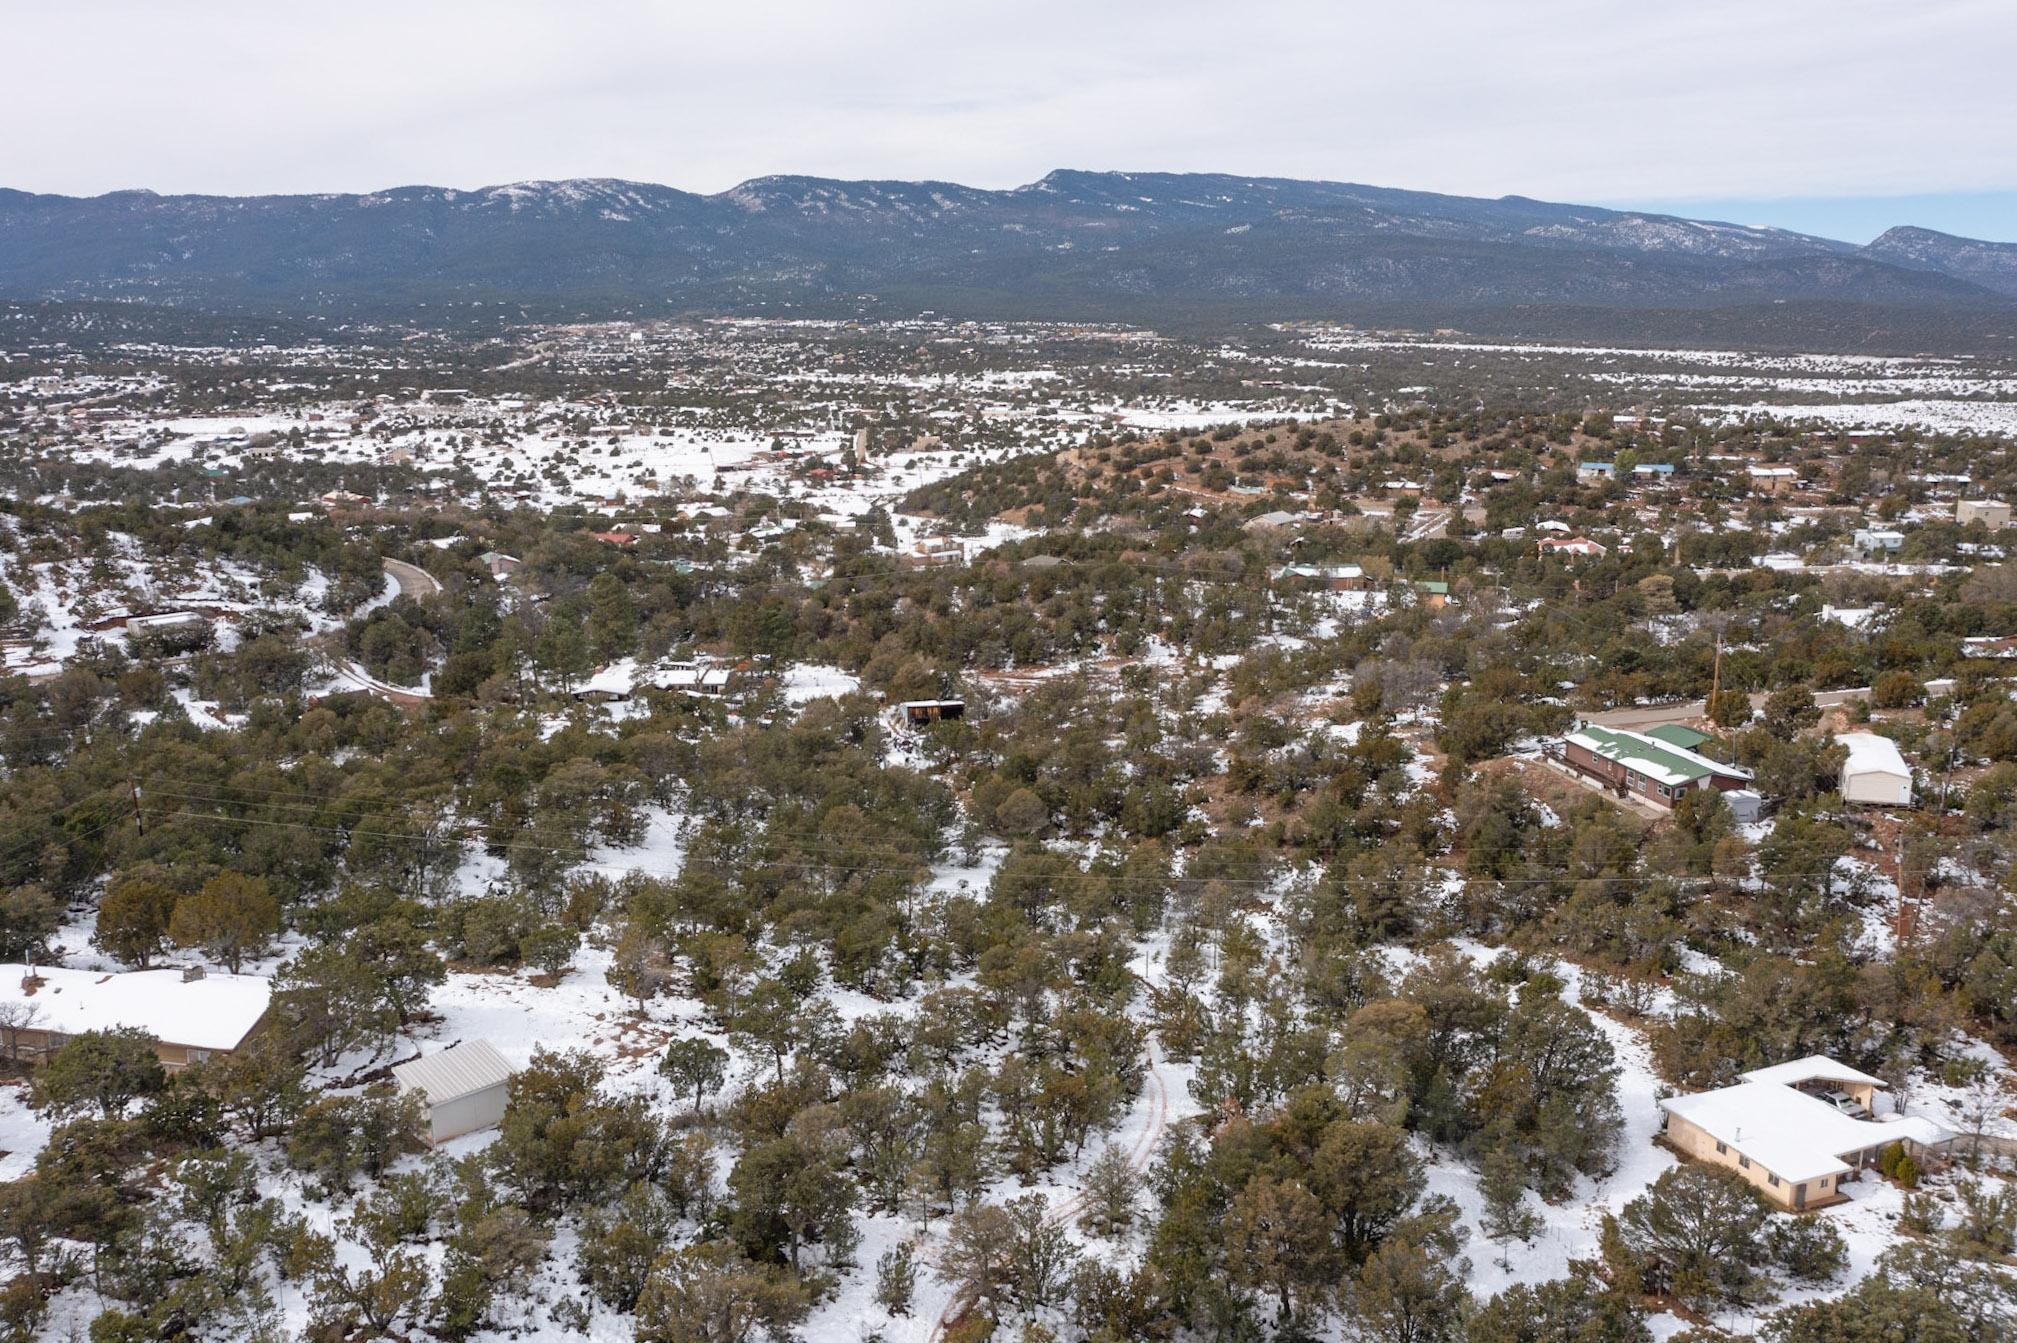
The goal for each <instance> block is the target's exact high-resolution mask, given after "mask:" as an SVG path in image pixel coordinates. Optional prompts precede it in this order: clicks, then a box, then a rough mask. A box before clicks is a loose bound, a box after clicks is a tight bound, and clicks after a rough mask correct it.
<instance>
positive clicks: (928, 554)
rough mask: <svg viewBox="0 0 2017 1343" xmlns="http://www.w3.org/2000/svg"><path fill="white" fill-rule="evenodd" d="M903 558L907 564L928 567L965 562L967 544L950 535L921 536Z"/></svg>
mask: <svg viewBox="0 0 2017 1343" xmlns="http://www.w3.org/2000/svg"><path fill="white" fill-rule="evenodd" d="M903 560H904V563H905V564H908V565H911V566H913V567H916V568H926V569H929V568H937V567H939V566H941V565H948V564H964V563H966V546H965V544H964V543H962V542H961V541H959V540H958V539H956V538H954V537H950V536H921V537H919V538H918V540H917V543H916V544H915V545H913V546H912V547H911V548H910V553H908V554H907V555H905V556H904V557H903Z"/></svg>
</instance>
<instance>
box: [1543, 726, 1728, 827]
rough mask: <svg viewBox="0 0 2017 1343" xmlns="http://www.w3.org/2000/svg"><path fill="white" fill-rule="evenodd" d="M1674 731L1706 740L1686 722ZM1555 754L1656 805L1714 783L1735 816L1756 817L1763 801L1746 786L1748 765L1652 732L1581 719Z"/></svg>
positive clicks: (1587, 773)
mask: <svg viewBox="0 0 2017 1343" xmlns="http://www.w3.org/2000/svg"><path fill="white" fill-rule="evenodd" d="M1654 731H1655V732H1657V731H1660V729H1655V730H1654ZM1680 732H1682V733H1687V734H1689V735H1691V736H1693V737H1696V738H1699V740H1698V741H1696V743H1695V745H1697V746H1699V745H1701V744H1702V743H1703V742H1706V741H1707V740H1708V738H1707V737H1704V736H1702V734H1700V733H1696V732H1692V731H1691V730H1690V729H1687V728H1682V729H1680ZM1560 755H1561V759H1562V763H1564V764H1566V765H1567V766H1569V768H1571V769H1573V770H1575V771H1576V772H1577V773H1579V774H1582V775H1584V776H1586V777H1588V778H1591V779H1595V780H1596V781H1598V782H1599V783H1601V784H1603V785H1604V786H1605V787H1607V788H1609V789H1610V790H1611V791H1612V792H1615V793H1617V794H1618V795H1619V796H1621V797H1623V796H1626V795H1632V796H1637V797H1642V798H1644V799H1646V800H1647V801H1648V802H1653V803H1656V804H1658V805H1659V806H1662V807H1671V806H1673V805H1674V804H1675V803H1676V802H1679V801H1680V800H1681V799H1682V797H1684V796H1686V795H1687V794H1688V793H1690V792H1693V791H1696V790H1699V789H1703V788H1714V789H1716V790H1717V791H1718V792H1720V793H1722V794H1723V795H1724V800H1725V801H1727V802H1728V803H1729V804H1730V808H1731V810H1732V811H1733V812H1735V813H1736V815H1737V818H1738V819H1739V820H1740V821H1741V820H1755V819H1757V815H1758V812H1759V810H1760V807H1761V804H1762V801H1763V799H1761V798H1760V797H1759V796H1758V794H1757V793H1756V792H1754V791H1752V789H1751V778H1752V776H1751V771H1750V770H1748V769H1743V768H1741V767H1739V766H1737V765H1726V764H1724V763H1723V762H1722V761H1720V760H1711V759H1710V758H1709V757H1708V756H1706V755H1702V754H1700V753H1698V752H1697V751H1696V750H1695V749H1694V747H1691V746H1683V745H1680V744H1679V742H1678V741H1676V740H1672V739H1669V738H1667V737H1666V736H1664V735H1663V736H1655V735H1654V734H1653V733H1652V732H1632V731H1629V730H1627V729H1625V728H1616V727H1599V726H1597V725H1596V724H1595V723H1585V724H1583V725H1582V726H1581V727H1579V728H1577V729H1576V730H1575V731H1574V732H1571V733H1570V734H1569V735H1568V736H1566V737H1564V738H1562V744H1561V750H1560Z"/></svg>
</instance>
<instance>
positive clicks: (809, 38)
mask: <svg viewBox="0 0 2017 1343" xmlns="http://www.w3.org/2000/svg"><path fill="white" fill-rule="evenodd" d="M9 29H10V38H11V39H12V45H13V46H14V48H15V51H16V53H17V59H16V60H15V61H14V62H11V63H10V65H11V68H10V72H9V74H10V77H9V79H8V80H7V81H6V83H5V85H4V87H0V111H4V112H5V114H6V115H7V118H8V123H9V124H10V125H11V126H13V127H15V128H16V133H15V134H14V135H13V136H12V137H10V141H9V144H8V146H7V149H6V151H5V153H4V155H0V182H4V183H5V184H7V185H13V186H18V187H23V188H27V189H31V190H45V191H65V192H78V193H89V192H97V191H103V190H108V189H112V188H115V187H126V186H145V187H151V188H154V189H156V190H162V191H210V192H220V193H234V194H235V193H249V192H265V191H327V190H367V189H372V188H378V187H385V186H392V185H401V184H408V183H416V182H431V183H439V184H443V185H451V186H479V185H484V184H488V183H494V182H501V181H512V180H520V179H525V178H532V177H571V176H613V177H630V178H638V179H643V180H650V181H659V182H666V183H670V184H672V185H676V186H683V187H688V188H691V189H696V190H719V189H722V188H724V187H727V186H729V185H732V184H733V183H735V182H737V181H739V180H742V179H744V178H747V177H750V176H755V175H759V174H763V173H772V172H805V173H816V174H822V175H833V176H844V177H906V178H908V177H933V178H942V179H950V180H955V181H961V182H966V183H970V184H973V185H979V186H1008V185H1014V184H1017V183H1021V182H1026V181H1029V180H1032V179H1034V178H1036V177H1038V176H1041V175H1042V174H1043V173H1044V172H1046V171H1048V170H1050V169H1052V168H1056V167H1088V168H1132V169H1143V170H1198V171H1231V172H1241V173H1254V174H1273V175H1282V176H1303V177H1324V178H1333V179H1344V180H1354V181H1364V182H1373V183H1378V184H1382V185H1393V186H1408V187H1417V188H1422V189H1428V190H1443V191H1452V192H1462V193H1467V194H1485V195H1497V194H1503V193H1508V192H1519V193H1522V194H1526V195H1533V196H1542V197H1552V198H1556V199H1571V200H1574V199H1611V200H1616V199H1627V198H1632V197H1645V196H1657V197H1662V198H1668V199H1680V198H1691V197H1693V198H1707V197H1724V198H1734V197H1744V198H1768V197H1785V196H1833V195H1871V194H1901V193H1910V192H1939V191H1959V190H1975V191H1989V190H1996V189H2008V188H2012V187H2017V159H2013V157H2012V156H2011V155H2010V154H2009V152H2008V146H2009V145H2010V144H2011V143H2013V142H2017V99H2013V98H2011V97H2010V96H2009V93H2008V80H2007V75H2006V73H2005V72H2004V71H2003V70H2002V69H2001V68H2000V67H2001V65H2002V64H2003V58H2004V56H2005V55H2006V54H2007V52H2008V51H2010V50H2011V49H2012V48H2013V45H2017V8H2013V7H2012V6H2009V5H2008V4H2007V3H2003V0H1996V3H1986V2H1984V0H1927V2H1924V3H1918V4H1913V5H1899V4H1896V3H1894V2H1893V0H1827V2H1826V3H1822V2H1821V0H1743V2H1742V3H1736V2H1733V0H1688V3H1684V4H1670V5H1649V4H1640V3H1630V2H1629V0H1603V2H1602V3H1598V2H1595V0H1523V2H1522V3H1518V4H1510V3H1505V2H1504V0H1417V2H1416V3H1411V4H1408V5H1405V6H1392V5H1383V4H1382V5H1375V4H1370V3H1335V2H1332V3H1317V2H1313V0H1311V2H1304V0H1298V2H1296V3H1288V2H1286V0H1257V2H1250V3H1245V4H1239V5H1229V4H1223V3H1211V4H1206V3H1199V2H1197V0H1162V2H1161V3H1155V4H1148V3H1135V2H1134V0H1126V2H1123V3H1100V2H1099V0H1076V2H1075V3H1062V2H1060V0H1025V2H1024V3H1017V4H1002V3H994V0H969V2H966V3H943V0H940V2H938V3H930V4H924V3H912V2H910V0H902V2H899V0H853V2H851V3H846V4H836V3H831V2H830V0H829V2H827V3H814V2H810V0H800V2H796V3H778V2H776V0H740V2H738V3H729V4H723V3H695V2H693V0H686V2H684V3H645V2H644V0H591V3H587V4H572V5H569V4H562V3H558V0H555V2H554V3H527V2H526V0H483V2H482V3H426V2H425V0H420V2H419V3H399V4H394V3H386V2H384V0H348V2H347V3H344V4H341V5H328V6H312V7H311V6H295V5H276V4H272V3H270V0H265V2H262V3H257V4H253V3H229V4H225V3H206V2H205V0H185V3H181V4H176V5H160V4H156V3H146V4H141V3H117V4H115V3H93V2H92V0H72V2H71V3H66V4H63V5H41V6H24V7H20V8H19V9H18V11H17V12H16V13H15V14H13V15H12V16H10V19H9ZM23 54H25V55H26V56H27V57H28V58H27V59H22V58H21V56H22V55H23Z"/></svg>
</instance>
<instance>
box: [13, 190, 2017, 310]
mask: <svg viewBox="0 0 2017 1343" xmlns="http://www.w3.org/2000/svg"><path fill="white" fill-rule="evenodd" d="M0 296H5V297H8V298H17V299H71V300H76V299H83V300H101V299H119V298H144V299H149V300H152V301H157V302H167V303H173V304H178V305H183V306H187V307H191V308H194V309H198V310H207V311H231V310H236V311H252V310H270V311H274V312H280V313H319V314H329V313H348V312H362V311H380V312H383V311H393V310H399V309H408V310H410V309H413V308H415V307H419V306H422V305H429V306H438V305H443V304H447V305H455V304H470V305H477V304H492V303H501V304H517V305H520V306H523V307H526V308H527V309H528V310H538V311H540V312H554V311H559V312H569V313H579V314H581V315H612V314H618V313H631V314H634V313H639V312H678V311H710V310H712V311H733V312H744V311H758V312H763V311H767V312H776V311H780V310H785V311H793V310H795V311H804V312H809V313H829V314H830V313H838V312H858V311H874V312H881V313H889V312H900V311H911V310H921V309H931V310H933V311H938V312H941V313H947V314H957V315H966V316H1028V315H1043V316H1056V317H1063V318H1078V317H1100V318H1128V319H1142V320H1156V319H1158V318H1160V317H1162V316H1165V315H1168V314H1172V313H1193V314H1206V313H1211V312H1220V313H1225V314H1233V313H1241V314H1248V315H1255V314H1260V313H1263V312H1269V311H1272V312H1276V313H1278V314H1279V315H1280V316H1283V317H1335V318H1341V319H1347V320H1349V319H1350V318H1351V317H1352V316H1353V314H1354V313H1355V312H1357V311H1362V310H1366V309H1370V308H1380V307H1394V306H1396V305H1399V306H1403V307H1408V308H1413V309H1419V310H1420V311H1421V312H1422V313H1424V314H1425V315H1428V316H1432V317H1433V316H1435V315H1438V314H1451V315H1459V314H1462V313H1464V312H1467V311H1476V310H1480V309H1484V308H1494V307H1520V308H1523V309H1534V308H1547V307H1550V306H1578V307H1587V308H1595V309H1608V310H1615V311H1617V312H1620V313H1630V312H1634V311H1645V310H1653V309H1663V310H1665V309H1673V310H1688V309H1703V308H1717V307H1722V306H1730V305H1740V304H1745V305H1748V304H1758V303H1767V304H1770V303H1795V304H1811V303H1842V304H1851V305H1862V306H1874V307H1876V308H1878V309H1881V310H1893V309H1895V310H1900V311H1905V310H1910V311H1913V312H1917V313H1920V314H1925V313H1929V312H1939V311H1949V310H1951V311H1961V310H1982V309H1991V310H1993V309H1996V308H1998V307H2001V306H2004V305H2011V304H2012V303H2013V300H2017V245H2013V244H1999V243H1989V242H1982V241H1980V240H1974V239H1963V238H1954V237H1952V236H1951V235H1945V234H1939V233H1936V232H1934V231H1932V230H1926V229H1917V228H1914V227H1912V226H1901V227H1900V228H1897V229H1893V230H1891V231H1889V232H1887V233H1886V234H1885V235H1884V237H1882V238H1879V239H1878V240H1876V241H1875V242H1873V243H1871V244H1869V245H1867V246H1862V247H1859V246H1857V245H1855V244H1852V243H1847V242H1842V241H1839V240H1834V239H1828V238H1821V237H1816V236H1812V235H1808V234H1801V233H1796V232H1792V231H1789V230H1784V229H1775V228H1767V227H1759V226H1753V225H1741V224H1732V223H1727V222H1724V221H1718V220H1695V219H1689V218H1686V217H1683V216H1678V215H1667V214H1660V213H1656V212H1649V211H1631V210H1616V209H1610V208H1607V207H1601V206H1585V205H1576V204H1566V203H1557V202H1549V201H1539V200H1534V199H1532V198H1529V197H1523V196H1504V197H1499V198H1494V199H1488V198H1483V197H1467V196H1452V195H1445V194H1441V193H1435V192H1420V191H1410V190H1405V189H1401V188H1393V187H1375V186H1368V185H1364V184H1359V183H1350V182H1328V181H1309V180H1303V179H1296V178H1273V177H1260V176H1243V175H1238V174H1227V173H1126V172H1091V171H1086V170H1078V169H1059V170H1056V171H1053V172H1051V173H1048V174H1046V175H1045V176H1044V177H1042V178H1039V179H1038V180H1037V181H1035V182H1030V183H1026V184H1024V185H1022V186H1017V187H1011V188H1006V189H1001V190H995V189H988V188H979V187H968V186H963V185H961V184H959V183H954V182H942V181H905V180H898V179H884V180H843V179H835V178H821V177H813V176H805V175H796V174H776V175H770V176H763V177H755V178H751V179H749V180H747V181H744V182H740V183H737V184H736V185H735V186H732V187H730V188H728V189H726V190H724V191H720V192H715V193H711V194H700V193H696V192H690V191H685V190H682V189H680V188H677V187H671V186H665V185H662V184H658V183H649V182H634V181H628V180H625V179H619V178H563V179H539V180H529V181H524V182H509V183H498V184H494V185H489V186H484V187H478V188H473V189H461V188H454V187H439V186H430V185H424V184H421V185H408V186H400V187H390V188H386V189H383V190H379V191H373V192H357V193H344V192H332V193H316V194H295V195H273V196H249V197H233V196H205V195H160V194H158V193H154V192H151V191H148V190H145V189H128V190H122V191H116V192H108V193H105V194H103V195H100V196H92V197H75V196H60V195H44V194H35V193H29V192H23V191H17V190H12V189H7V188H0Z"/></svg>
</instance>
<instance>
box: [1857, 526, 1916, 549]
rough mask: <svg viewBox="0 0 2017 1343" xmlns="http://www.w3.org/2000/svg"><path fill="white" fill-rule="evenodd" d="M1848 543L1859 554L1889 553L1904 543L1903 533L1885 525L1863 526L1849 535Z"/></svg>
mask: <svg viewBox="0 0 2017 1343" xmlns="http://www.w3.org/2000/svg"><path fill="white" fill-rule="evenodd" d="M1849 544H1850V545H1852V546H1854V547H1855V548H1856V551H1857V553H1858V554H1861V555H1866V556H1876V555H1889V554H1891V553H1893V552H1894V551H1896V550H1897V549H1898V548H1899V547H1900V546H1902V545H1904V544H1905V533H1903V532H1895V531H1892V530H1891V529H1889V528H1887V527H1863V528H1859V529H1857V530H1856V531H1855V532H1854V533H1852V534H1851V535H1850V537H1849Z"/></svg>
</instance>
